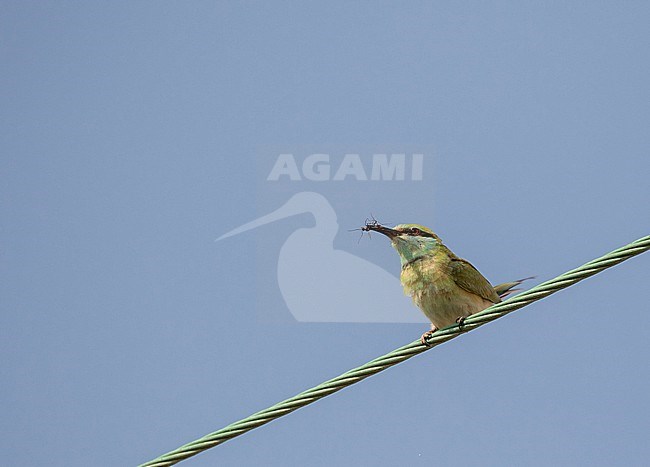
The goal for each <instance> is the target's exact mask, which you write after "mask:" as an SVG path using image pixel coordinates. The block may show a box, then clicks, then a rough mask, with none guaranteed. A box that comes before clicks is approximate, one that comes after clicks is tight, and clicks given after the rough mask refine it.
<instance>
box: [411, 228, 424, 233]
mask: <svg viewBox="0 0 650 467" xmlns="http://www.w3.org/2000/svg"><path fill="white" fill-rule="evenodd" d="M411 233H412V234H413V235H420V234H421V233H422V231H421V230H420V229H418V228H417V227H413V228H412V229H411Z"/></svg>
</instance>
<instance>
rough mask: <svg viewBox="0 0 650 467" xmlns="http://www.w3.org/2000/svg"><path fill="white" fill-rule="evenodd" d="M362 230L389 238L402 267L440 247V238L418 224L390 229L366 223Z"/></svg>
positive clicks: (374, 223) (400, 225)
mask: <svg viewBox="0 0 650 467" xmlns="http://www.w3.org/2000/svg"><path fill="white" fill-rule="evenodd" d="M362 230H364V231H366V232H370V231H373V232H379V233H381V234H384V235H386V236H387V237H388V238H390V241H391V244H392V245H393V248H395V249H396V250H397V252H398V253H399V256H400V259H401V260H402V265H404V264H406V263H409V262H411V261H413V260H416V259H418V258H420V257H422V256H426V255H429V254H431V253H433V252H434V251H435V249H436V248H438V247H439V246H440V245H442V241H441V240H440V237H438V236H437V235H436V234H435V233H433V231H432V230H431V229H429V228H427V227H424V226H423V225H420V224H399V225H396V226H395V227H393V228H390V227H386V226H384V225H381V224H379V223H378V222H376V221H372V222H367V223H366V225H365V226H364V227H362Z"/></svg>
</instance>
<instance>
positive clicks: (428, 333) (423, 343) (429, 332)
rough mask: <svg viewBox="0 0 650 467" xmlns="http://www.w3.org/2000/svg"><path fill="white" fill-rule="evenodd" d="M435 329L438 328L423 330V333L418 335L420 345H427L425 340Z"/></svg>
mask: <svg viewBox="0 0 650 467" xmlns="http://www.w3.org/2000/svg"><path fill="white" fill-rule="evenodd" d="M437 330H438V329H437V328H431V330H430V331H427V332H425V333H424V334H422V337H420V343H421V344H422V345H426V346H427V347H429V346H430V344H429V343H428V342H427V340H428V339H429V337H431V336H432V335H433V333H434V332H436V331H437Z"/></svg>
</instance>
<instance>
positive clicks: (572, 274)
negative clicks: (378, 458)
mask: <svg viewBox="0 0 650 467" xmlns="http://www.w3.org/2000/svg"><path fill="white" fill-rule="evenodd" d="M649 249H650V235H648V236H645V237H643V238H640V239H639V240H636V241H634V242H632V243H630V244H628V245H625V246H623V247H621V248H618V249H616V250H614V251H612V252H610V253H608V254H606V255H604V256H601V257H600V258H597V259H594V260H592V261H589V262H588V263H586V264H584V265H582V266H580V267H579V268H576V269H572V270H571V271H568V272H565V273H564V274H562V275H560V276H557V277H556V278H554V279H551V280H549V281H546V282H542V283H541V284H539V285H537V286H535V287H533V288H531V289H529V290H527V291H525V292H522V293H520V294H518V295H515V296H514V297H512V298H509V299H508V300H505V301H503V302H501V303H497V304H495V305H492V306H490V307H489V308H486V309H485V310H483V311H481V312H480V313H477V314H475V315H472V316H469V317H468V318H466V319H465V320H464V322H463V323H462V324H461V325H458V324H455V325H453V326H449V327H446V328H444V329H441V330H439V331H436V332H435V333H434V334H432V335H431V336H430V337H429V338H428V339H427V345H423V344H422V343H421V342H420V341H419V340H417V341H414V342H411V343H410V344H407V345H405V346H403V347H400V348H398V349H396V350H393V351H392V352H390V353H387V354H386V355H383V356H381V357H378V358H375V359H374V360H372V361H370V362H368V363H366V364H365V365H361V366H359V367H357V368H354V369H352V370H350V371H347V372H346V373H343V374H342V375H340V376H337V377H336V378H332V379H330V380H329V381H325V382H324V383H322V384H319V385H318V386H315V387H313V388H311V389H308V390H306V391H303V392H301V393H300V394H298V395H296V396H293V397H291V398H289V399H286V400H284V401H282V402H279V403H277V404H275V405H273V406H271V407H269V408H267V409H264V410H261V411H259V412H257V413H255V414H253V415H251V416H249V417H246V418H244V419H242V420H239V421H238V422H235V423H231V424H230V425H228V426H226V427H224V428H222V429H220V430H218V431H215V432H214V433H210V434H209V435H206V436H204V437H202V438H200V439H197V440H196V441H192V442H191V443H188V444H185V445H184V446H181V447H180V448H178V449H175V450H174V451H171V452H169V453H167V454H163V455H162V456H160V457H158V458H156V459H154V460H151V461H149V462H146V463H144V464H142V465H141V466H140V467H166V466H170V465H174V464H176V463H178V462H180V461H182V460H184V459H187V458H189V457H192V456H195V455H196V454H199V453H201V452H203V451H205V450H207V449H209V448H212V447H214V446H217V445H219V444H221V443H224V442H226V441H228V440H230V439H232V438H235V437H237V436H239V435H242V434H244V433H246V432H247V431H250V430H252V429H254V428H257V427H259V426H262V425H264V424H266V423H268V422H271V421H273V420H275V419H277V418H280V417H282V416H284V415H287V414H288V413H291V412H293V411H294V410H296V409H299V408H301V407H304V406H305V405H308V404H311V403H312V402H316V401H317V400H319V399H322V398H323V397H325V396H329V395H330V394H333V393H335V392H336V391H339V390H341V389H343V388H345V387H347V386H350V385H352V384H354V383H357V382H359V381H361V380H363V379H365V378H367V377H369V376H372V375H374V374H375V373H379V372H380V371H383V370H385V369H387V368H390V367H391V366H393V365H397V364H398V363H401V362H403V361H404V360H407V359H409V358H411V357H413V356H415V355H418V354H420V353H422V352H425V351H426V350H429V349H431V348H432V347H435V346H437V345H440V344H442V343H444V342H447V341H448V340H450V339H453V338H455V337H458V336H459V335H460V334H463V333H465V332H468V331H471V330H472V329H475V328H477V327H479V326H482V325H483V324H485V323H488V322H490V321H493V320H495V319H497V318H500V317H502V316H504V315H507V314H508V313H511V312H513V311H515V310H517V309H519V308H522V307H524V306H526V305H529V304H531V303H533V302H535V301H537V300H541V299H542V298H545V297H547V296H549V295H551V294H553V293H555V292H557V291H559V290H562V289H564V288H566V287H569V286H571V285H573V284H575V283H576V282H579V281H581V280H583V279H586V278H587V277H590V276H593V275H594V274H597V273H599V272H601V271H604V270H605V269H608V268H610V267H612V266H614V265H616V264H618V263H620V262H622V261H625V260H627V259H629V258H631V257H633V256H636V255H638V254H641V253H643V252H645V251H647V250H649Z"/></svg>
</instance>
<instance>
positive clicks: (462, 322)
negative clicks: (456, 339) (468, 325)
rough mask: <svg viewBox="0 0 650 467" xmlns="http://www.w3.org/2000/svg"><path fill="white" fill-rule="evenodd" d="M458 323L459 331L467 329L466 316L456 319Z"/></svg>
mask: <svg viewBox="0 0 650 467" xmlns="http://www.w3.org/2000/svg"><path fill="white" fill-rule="evenodd" d="M456 323H458V329H459V330H461V331H462V330H463V328H464V327H465V316H459V317H458V318H457V319H456Z"/></svg>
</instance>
